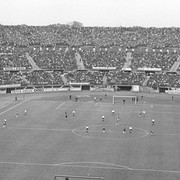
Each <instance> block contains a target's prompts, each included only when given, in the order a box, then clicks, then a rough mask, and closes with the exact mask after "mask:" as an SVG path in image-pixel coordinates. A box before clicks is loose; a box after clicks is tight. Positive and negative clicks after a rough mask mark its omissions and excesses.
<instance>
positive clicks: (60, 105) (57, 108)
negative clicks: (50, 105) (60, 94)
mask: <svg viewBox="0 0 180 180" xmlns="http://www.w3.org/2000/svg"><path fill="white" fill-rule="evenodd" d="M65 103H66V102H63V103H62V104H60V105H59V106H58V107H57V108H56V109H59V108H60V107H61V106H63V105H64V104H65Z"/></svg>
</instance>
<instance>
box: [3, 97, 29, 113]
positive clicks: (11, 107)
mask: <svg viewBox="0 0 180 180" xmlns="http://www.w3.org/2000/svg"><path fill="white" fill-rule="evenodd" d="M29 100H30V99H29ZM29 100H26V101H22V102H20V103H19V104H16V105H14V106H12V107H10V108H8V109H6V110H5V111H3V112H1V113H0V115H2V114H4V113H6V112H8V111H9V110H11V109H14V108H15V107H18V106H19V105H21V104H23V103H25V102H27V101H29Z"/></svg>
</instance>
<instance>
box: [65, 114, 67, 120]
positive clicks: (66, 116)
mask: <svg viewBox="0 0 180 180" xmlns="http://www.w3.org/2000/svg"><path fill="white" fill-rule="evenodd" d="M65 120H66V121H67V112H65Z"/></svg>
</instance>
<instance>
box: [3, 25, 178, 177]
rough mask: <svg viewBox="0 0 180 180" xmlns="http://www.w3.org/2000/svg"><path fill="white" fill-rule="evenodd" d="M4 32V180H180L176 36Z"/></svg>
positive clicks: (87, 30)
mask: <svg viewBox="0 0 180 180" xmlns="http://www.w3.org/2000/svg"><path fill="white" fill-rule="evenodd" d="M0 32H1V34H0V39H1V40H0V62H1V63H0V68H1V71H0V94H1V96H0V115H1V129H0V144H1V145H0V167H1V168H0V179H2V180H10V179H13V180H25V179H28V180H35V179H36V180H53V179H54V180H63V179H66V180H69V179H72V180H89V179H100V180H101V179H104V180H115V179H119V180H121V179H124V180H132V179H133V180H144V179H147V180H170V179H171V180H176V179H179V178H180V170H179V152H180V148H179V147H180V146H179V145H180V140H179V136H180V133H179V129H180V124H179V110H180V109H179V107H180V106H179V105H180V97H179V93H180V81H179V79H180V78H179V76H180V74H179V72H180V68H179V64H180V63H179V62H180V59H179V58H180V47H179V44H180V42H179V39H180V37H179V28H141V27H132V28H125V27H119V28H107V27H72V26H69V25H61V26H57V25H50V26H43V27H41V26H24V25H22V26H3V25H2V26H0ZM155 36H156V37H159V38H154V37H155ZM152 120H153V121H154V122H153V121H152Z"/></svg>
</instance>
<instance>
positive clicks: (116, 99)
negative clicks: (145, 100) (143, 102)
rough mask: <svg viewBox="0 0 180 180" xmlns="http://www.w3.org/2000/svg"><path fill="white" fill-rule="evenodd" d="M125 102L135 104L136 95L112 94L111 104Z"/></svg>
mask: <svg viewBox="0 0 180 180" xmlns="http://www.w3.org/2000/svg"><path fill="white" fill-rule="evenodd" d="M125 102H131V103H133V104H136V103H137V96H113V104H115V103H125Z"/></svg>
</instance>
